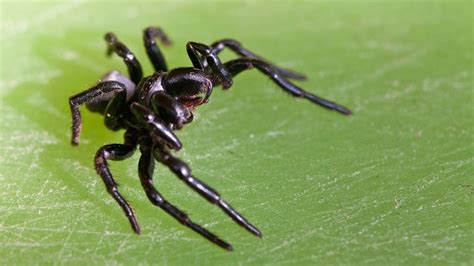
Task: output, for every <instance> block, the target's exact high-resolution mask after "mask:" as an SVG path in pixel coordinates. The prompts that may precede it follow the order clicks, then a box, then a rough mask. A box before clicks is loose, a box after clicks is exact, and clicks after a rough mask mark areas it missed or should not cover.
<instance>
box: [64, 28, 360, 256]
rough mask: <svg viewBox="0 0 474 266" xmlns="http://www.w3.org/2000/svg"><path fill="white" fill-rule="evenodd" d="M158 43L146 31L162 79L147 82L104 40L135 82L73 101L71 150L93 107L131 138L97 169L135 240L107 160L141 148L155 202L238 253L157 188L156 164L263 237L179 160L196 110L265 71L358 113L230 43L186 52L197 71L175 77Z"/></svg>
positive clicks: (113, 78) (101, 157) (106, 153)
mask: <svg viewBox="0 0 474 266" xmlns="http://www.w3.org/2000/svg"><path fill="white" fill-rule="evenodd" d="M155 39H159V40H160V41H161V42H162V43H163V44H164V45H166V46H168V45H170V44H171V41H170V40H169V38H168V37H167V36H166V34H165V33H164V32H163V31H162V30H161V29H160V28H156V27H149V28H147V29H145V30H144V34H143V40H144V42H145V48H146V51H147V54H148V57H149V58H150V61H151V62H152V64H153V66H154V68H155V71H156V72H155V73H154V74H153V75H151V76H147V77H145V78H143V73H142V68H141V66H140V63H139V62H138V60H137V58H136V57H135V55H134V54H133V53H132V52H131V51H130V50H129V49H128V48H127V46H125V45H124V44H123V43H122V42H120V41H119V40H118V39H117V38H116V36H115V35H114V34H113V33H107V34H106V35H105V40H106V41H107V45H108V51H107V53H108V55H111V54H112V53H116V54H117V55H118V56H120V57H121V58H122V59H123V61H124V63H125V64H126V66H127V68H128V72H129V75H130V79H128V78H127V77H125V76H123V75H122V74H120V73H119V72H117V71H112V72H109V73H107V74H105V75H104V76H103V77H102V79H101V80H100V81H99V83H98V84H97V85H95V86H94V87H92V88H90V89H88V90H86V91H84V92H81V93H79V94H77V95H74V96H72V97H71V98H70V99H69V104H70V107H71V112H72V144H73V145H78V144H79V135H80V132H81V127H82V122H81V114H80V112H79V106H80V105H81V104H84V103H86V106H87V108H88V109H89V110H90V111H92V112H98V113H100V114H102V115H104V119H105V125H106V126H107V128H109V129H111V130H114V131H115V130H119V129H125V130H126V131H125V135H124V143H123V144H109V145H105V146H103V147H101V148H100V149H99V150H98V151H97V153H96V155H95V169H96V171H97V173H98V174H99V175H100V176H101V178H102V180H103V181H104V183H105V186H106V187H107V191H108V192H109V193H110V194H111V195H112V197H113V198H114V199H115V200H116V201H117V203H118V204H119V205H120V207H122V209H123V211H124V213H125V215H126V216H127V217H128V220H129V221H130V224H131V226H132V228H133V230H134V231H135V233H137V234H139V233H140V227H139V225H138V222H137V220H136V217H135V214H134V212H133V210H132V208H131V207H130V205H129V204H128V203H127V201H126V200H125V199H124V198H123V197H122V196H121V195H120V193H119V191H118V189H117V183H116V182H115V180H114V178H113V177H112V174H111V173H110V170H109V167H108V165H107V160H124V159H126V158H128V157H130V156H131V155H132V154H133V152H134V150H135V149H136V147H137V146H139V147H140V152H141V157H140V161H139V163H138V172H139V177H140V181H141V184H142V186H143V188H144V190H145V192H146V195H147V196H148V198H149V200H150V201H151V202H152V203H153V204H154V205H156V206H158V207H160V208H161V209H163V210H164V211H166V212H167V213H168V214H170V215H171V216H173V217H174V218H175V219H176V220H178V221H179V222H181V223H183V224H184V225H185V226H187V227H189V228H191V229H192V230H194V231H196V232H197V233H199V234H201V235H202V236H204V237H205V238H207V239H208V240H209V241H211V242H213V243H215V244H217V245H219V246H220V247H222V248H225V249H227V250H232V246H231V245H230V244H228V243H227V242H225V241H223V240H221V239H220V238H219V237H217V236H216V235H215V234H213V233H211V232H209V231H208V230H206V229H205V228H203V227H201V226H200V225H198V224H195V223H194V222H192V221H191V220H190V219H189V218H188V216H187V215H186V214H185V213H184V212H182V211H181V210H179V209H178V208H177V207H175V206H174V205H172V204H171V203H169V202H168V201H166V199H165V198H164V197H163V196H162V195H161V194H160V193H159V192H158V191H157V190H156V188H155V187H154V186H153V179H152V176H153V170H154V162H155V160H157V161H158V162H160V163H162V164H164V165H166V166H167V167H169V169H170V170H171V171H173V172H174V173H175V174H176V175H177V176H178V177H179V178H180V179H181V180H182V181H184V182H185V183H186V184H187V185H188V186H189V187H191V188H192V189H194V190H195V191H196V192H198V193H199V194H200V195H201V196H203V197H204V198H206V199H207V200H208V201H209V202H211V203H214V204H217V205H218V206H219V207H220V208H221V209H222V210H223V211H224V212H225V213H226V214H227V215H228V216H230V217H231V218H232V219H233V220H234V221H235V222H236V223H238V224H239V225H241V226H243V227H244V228H245V229H247V230H248V231H249V232H251V233H252V234H254V235H256V236H259V237H260V236H261V233H260V231H259V230H258V229H257V228H256V227H255V226H253V225H252V224H250V223H249V222H248V221H247V220H246V219H245V218H244V217H243V216H242V215H240V214H239V213H238V212H237V211H236V210H234V209H233V208H232V207H231V206H230V205H229V204H228V203H227V202H225V201H224V200H223V199H222V198H221V197H220V195H219V193H217V192H216V191H215V190H214V189H212V188H211V187H209V186H208V185H206V184H205V183H204V182H202V181H200V180H199V179H197V178H196V177H194V176H193V175H192V174H191V169H190V168H189V166H188V165H187V164H186V163H185V162H183V161H181V160H180V159H178V158H176V157H175V156H173V155H172V153H171V152H172V151H173V150H174V151H178V150H179V149H180V148H181V146H182V145H181V142H180V141H179V139H178V137H177V136H176V135H175V133H174V132H173V130H177V129H180V128H182V127H183V125H185V124H188V123H190V122H191V121H192V120H193V110H194V108H196V107H197V106H199V105H201V104H205V103H207V102H208V99H209V96H210V95H211V92H212V89H213V88H214V87H215V86H219V85H221V86H222V87H223V89H228V88H230V87H231V86H232V78H233V77H235V76H236V75H238V74H239V73H240V72H242V71H244V70H249V69H252V68H256V69H258V70H259V71H260V72H262V73H263V74H264V75H266V76H268V77H269V78H271V79H272V80H273V81H274V82H275V83H276V84H277V85H278V86H279V87H280V88H282V89H283V90H285V91H286V92H288V93H290V94H291V95H293V96H296V97H302V98H306V99H308V100H310V101H311V102H313V103H315V104H318V105H321V106H323V107H325V108H328V109H332V110H336V111H338V112H340V113H342V114H346V115H348V114H351V111H350V110H349V109H347V108H345V107H343V106H340V105H337V104H335V103H333V102H330V101H328V100H325V99H322V98H320V97H318V96H316V95H314V94H311V93H309V92H307V91H304V90H302V89H301V88H299V87H297V86H296V85H294V84H293V83H291V82H290V81H289V80H288V79H295V80H304V79H306V77H305V76H304V75H302V74H298V73H295V72H292V71H289V70H285V69H282V68H280V67H277V66H275V65H273V64H271V63H269V62H268V61H267V60H265V59H262V58H261V57H259V56H257V55H255V54H254V53H252V52H250V51H248V50H246V49H245V48H243V47H242V46H241V45H240V43H239V42H237V41H235V40H231V39H224V40H221V41H218V42H215V43H213V44H212V45H210V46H208V45H205V44H202V43H196V42H189V43H188V44H187V45H186V50H187V52H188V56H189V58H190V59H191V62H192V64H193V67H181V68H175V69H172V70H170V71H168V67H167V66H166V62H165V59H164V57H163V55H162V53H161V51H160V49H159V48H158V46H157V44H156V41H155ZM226 47H227V48H229V49H231V50H232V51H233V52H235V53H237V54H238V55H239V56H240V58H238V59H234V60H230V61H228V62H225V63H222V62H221V61H220V60H219V57H218V56H217V54H218V53H219V52H221V51H222V50H223V49H224V48H226Z"/></svg>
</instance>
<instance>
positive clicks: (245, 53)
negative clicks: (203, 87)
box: [204, 39, 307, 80]
mask: <svg viewBox="0 0 474 266" xmlns="http://www.w3.org/2000/svg"><path fill="white" fill-rule="evenodd" d="M226 47H227V48H229V49H230V50H232V51H233V52H235V53H236V54H238V55H240V56H241V57H247V58H253V59H259V60H261V61H264V62H267V63H268V64H270V65H272V67H273V68H274V69H275V70H277V71H278V72H279V73H280V74H281V75H282V76H284V77H285V78H290V79H295V80H306V79H307V77H306V75H304V74H301V73H297V72H295V71H292V70H288V69H284V68H281V67H279V66H277V65H275V64H272V63H270V62H269V61H268V60H266V59H263V57H261V56H258V55H256V54H254V53H252V52H251V51H249V50H247V49H245V48H244V47H243V46H242V44H240V42H238V41H236V40H233V39H223V40H219V41H217V42H214V43H213V44H211V48H212V52H213V53H214V54H215V55H219V53H220V52H221V51H222V50H224V48H226ZM204 65H205V63H204Z"/></svg>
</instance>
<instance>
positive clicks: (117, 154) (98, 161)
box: [95, 143, 140, 234]
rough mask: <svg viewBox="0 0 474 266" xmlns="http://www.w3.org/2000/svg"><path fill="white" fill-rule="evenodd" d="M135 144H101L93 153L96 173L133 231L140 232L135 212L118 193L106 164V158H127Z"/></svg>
mask: <svg viewBox="0 0 474 266" xmlns="http://www.w3.org/2000/svg"><path fill="white" fill-rule="evenodd" d="M135 146H136V145H131V144H130V143H126V144H109V145H105V146H102V147H101V148H100V149H99V150H98V151H97V153H96V155H95V169H96V171H97V174H99V175H100V177H101V178H102V180H103V181H104V184H105V187H106V188H107V191H108V192H109V194H110V195H111V196H112V197H113V198H114V199H115V201H117V203H118V204H119V205H120V207H121V208H122V210H123V212H124V213H125V215H126V216H127V218H128V221H129V222H130V225H131V226H132V229H133V231H134V232H135V233H137V234H140V226H139V225H138V222H137V218H136V217H135V213H134V212H133V209H132V207H131V206H130V205H129V204H128V202H127V201H126V200H125V199H124V198H123V196H122V195H120V193H119V191H118V188H117V183H116V182H115V180H114V178H113V177H112V174H111V173H110V170H109V167H108V164H107V160H114V161H119V160H125V159H126V158H129V157H130V156H132V154H133V152H134V151H135Z"/></svg>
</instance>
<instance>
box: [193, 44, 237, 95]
mask: <svg viewBox="0 0 474 266" xmlns="http://www.w3.org/2000/svg"><path fill="white" fill-rule="evenodd" d="M186 51H187V52H188V56H189V59H191V62H192V63H193V66H194V67H195V68H198V69H201V70H203V71H204V70H205V68H206V66H207V65H209V67H210V68H211V70H212V73H213V74H214V75H216V77H217V79H218V80H219V83H220V84H221V85H222V87H223V88H224V89H227V88H230V87H231V86H232V75H231V74H230V73H229V71H228V70H227V68H226V67H225V66H224V65H223V64H222V62H221V60H220V59H219V57H217V55H216V54H215V53H213V51H212V48H211V47H210V46H208V45H206V44H203V43H197V42H188V44H186ZM199 55H202V57H203V58H204V59H205V62H206V63H207V65H205V64H204V62H203V61H204V60H202V59H201V56H199Z"/></svg>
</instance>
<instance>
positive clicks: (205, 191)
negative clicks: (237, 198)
mask: <svg viewBox="0 0 474 266" xmlns="http://www.w3.org/2000/svg"><path fill="white" fill-rule="evenodd" d="M153 153H154V156H155V158H156V159H157V160H158V161H159V162H161V163H163V164H164V165H166V166H168V168H169V169H170V170H171V171H172V172H173V173H174V174H175V175H176V176H177V177H179V178H180V179H181V180H182V181H183V182H184V183H186V185H188V186H189V187H190V188H192V189H193V190H194V191H196V192H197V193H198V194H199V195H201V196H202V197H203V198H205V199H207V200H208V201H209V202H210V203H213V204H217V206H219V208H221V209H222V210H223V211H224V212H225V213H226V214H227V215H228V216H229V217H230V218H232V220H234V221H235V222H236V223H237V224H239V225H240V226H242V227H244V228H245V229H247V231H249V232H250V233H252V234H254V235H256V236H258V237H261V236H262V233H261V232H260V231H259V230H258V229H257V228H256V227H255V226H253V225H252V224H251V223H250V222H248V221H247V220H246V219H245V218H244V217H243V216H242V215H241V214H240V213H238V212H237V211H236V210H234V209H233V208H232V207H231V206H230V205H229V204H228V203H227V202H225V201H224V200H223V199H222V198H221V196H220V195H219V193H218V192H217V191H215V190H214V189H213V188H211V187H209V186H208V185H207V184H205V183H204V182H202V181H201V180H199V179H197V178H196V177H194V176H193V175H191V169H190V168H189V166H188V165H187V164H186V163H185V162H183V161H181V160H180V159H178V158H176V157H174V156H173V155H171V154H170V153H169V152H167V151H166V150H164V149H160V148H159V147H156V148H155V149H154V150H153Z"/></svg>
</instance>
